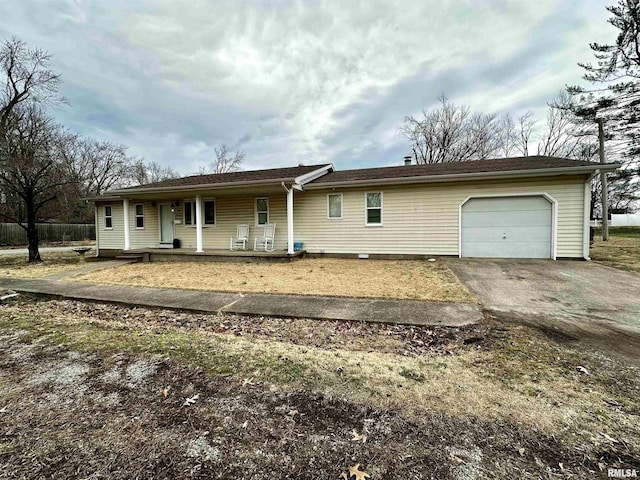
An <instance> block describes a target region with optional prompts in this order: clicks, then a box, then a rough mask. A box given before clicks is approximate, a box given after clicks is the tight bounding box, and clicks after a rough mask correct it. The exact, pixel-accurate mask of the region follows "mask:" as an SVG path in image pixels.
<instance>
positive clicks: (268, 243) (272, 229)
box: [253, 223, 276, 252]
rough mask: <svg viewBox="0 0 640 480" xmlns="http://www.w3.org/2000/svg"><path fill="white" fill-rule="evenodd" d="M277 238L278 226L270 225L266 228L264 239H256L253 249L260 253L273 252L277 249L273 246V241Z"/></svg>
mask: <svg viewBox="0 0 640 480" xmlns="http://www.w3.org/2000/svg"><path fill="white" fill-rule="evenodd" d="M275 236H276V224H275V223H268V224H266V225H265V226H264V235H263V237H262V238H258V237H256V238H255V241H254V242H253V249H254V250H255V251H256V252H258V251H265V252H273V251H274V250H275V247H274V246H273V239H274V238H275Z"/></svg>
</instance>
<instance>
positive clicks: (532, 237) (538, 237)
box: [463, 225, 549, 244]
mask: <svg viewBox="0 0 640 480" xmlns="http://www.w3.org/2000/svg"><path fill="white" fill-rule="evenodd" d="M548 232H549V231H548V230H545V229H541V228H539V227H538V226H531V225H530V226H527V227H500V228H483V227H472V228H464V229H463V238H466V239H473V242H472V243H477V242H485V243H486V242H499V243H500V244H505V243H510V242H514V243H527V242H530V241H531V242H546V243H549V236H548ZM505 237H506V238H505Z"/></svg>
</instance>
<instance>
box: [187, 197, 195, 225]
mask: <svg viewBox="0 0 640 480" xmlns="http://www.w3.org/2000/svg"><path fill="white" fill-rule="evenodd" d="M195 207H196V202H194V201H193V200H185V202H184V224H185V225H195V224H196V221H195V216H196V212H195V210H196V208H195Z"/></svg>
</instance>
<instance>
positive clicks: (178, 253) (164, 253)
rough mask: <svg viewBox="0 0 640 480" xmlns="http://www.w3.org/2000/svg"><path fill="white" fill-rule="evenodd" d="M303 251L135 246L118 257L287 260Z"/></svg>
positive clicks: (244, 260)
mask: <svg viewBox="0 0 640 480" xmlns="http://www.w3.org/2000/svg"><path fill="white" fill-rule="evenodd" d="M305 253H306V251H305V250H300V251H297V252H294V253H292V254H288V253H287V251H286V250H275V251H273V252H256V251H254V250H224V249H214V248H209V249H205V250H204V252H196V249H195V248H136V249H133V250H128V251H125V252H122V255H121V256H120V258H130V259H134V258H137V259H139V260H142V261H143V262H189V261H195V262H207V261H228V262H234V261H235V262H251V261H272V262H287V261H291V260H296V259H300V258H303V257H304V255H305Z"/></svg>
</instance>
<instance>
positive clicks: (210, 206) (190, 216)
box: [183, 199, 216, 227]
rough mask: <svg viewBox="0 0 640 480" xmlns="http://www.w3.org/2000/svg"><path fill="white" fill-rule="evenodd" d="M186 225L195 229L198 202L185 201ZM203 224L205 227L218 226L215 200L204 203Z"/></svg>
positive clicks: (204, 201) (184, 214)
mask: <svg viewBox="0 0 640 480" xmlns="http://www.w3.org/2000/svg"><path fill="white" fill-rule="evenodd" d="M183 216H184V224H185V225H189V226H192V227H195V225H196V201H195V200H185V201H184V209H183ZM202 224H203V225H215V224H216V201H215V200H214V199H209V200H203V201H202Z"/></svg>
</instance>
